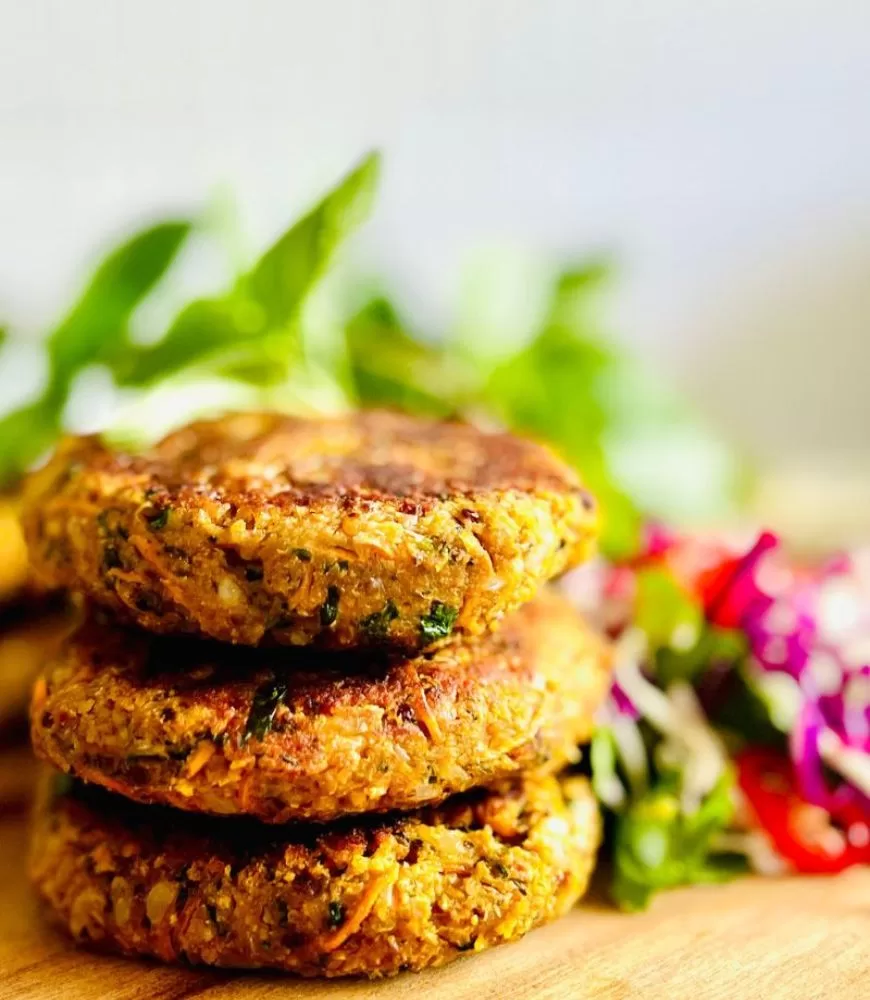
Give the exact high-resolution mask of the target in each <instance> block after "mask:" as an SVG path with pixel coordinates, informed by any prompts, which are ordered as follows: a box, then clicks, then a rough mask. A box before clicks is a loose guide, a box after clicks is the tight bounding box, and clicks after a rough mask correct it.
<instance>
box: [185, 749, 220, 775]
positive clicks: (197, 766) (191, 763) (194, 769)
mask: <svg viewBox="0 0 870 1000" xmlns="http://www.w3.org/2000/svg"><path fill="white" fill-rule="evenodd" d="M215 749H216V747H215V745H214V743H212V741H211V740H202V741H201V742H200V744H199V746H197V748H196V750H194V751H193V753H192V754H191V755H190V757H189V758H188V760H187V769H186V770H187V776H188V778H192V777H193V776H194V775H195V774H198V773H199V772H200V771H201V770H202V769H203V768H204V767H205V765H206V764H207V763H208V762H209V761H210V760H211V759H212V757H213V756H214V752H215Z"/></svg>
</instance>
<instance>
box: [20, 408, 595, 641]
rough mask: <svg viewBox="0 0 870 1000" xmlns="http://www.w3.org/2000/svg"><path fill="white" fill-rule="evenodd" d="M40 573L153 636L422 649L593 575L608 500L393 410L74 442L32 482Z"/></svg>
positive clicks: (509, 440) (554, 469) (506, 439)
mask: <svg viewBox="0 0 870 1000" xmlns="http://www.w3.org/2000/svg"><path fill="white" fill-rule="evenodd" d="M24 524H25V530H26V534H27V539H28V543H29V547H30V554H31V559H32V561H33V565H34V568H35V569H36V571H37V572H38V573H39V574H40V576H41V577H42V578H44V579H45V580H46V581H48V582H51V583H52V584H54V585H57V586H64V587H69V588H72V589H81V590H84V591H85V592H86V593H88V594H89V595H90V596H91V597H92V598H93V599H94V600H95V601H97V602H98V603H100V604H103V605H105V606H106V607H108V608H110V609H112V610H113V611H114V612H115V613H116V614H117V615H121V616H123V617H125V618H126V619H127V620H130V621H133V622H135V623H137V624H138V625H140V626H142V627H143V628H145V629H147V630H148V631H150V632H157V633H200V634H203V635H207V636H211V637H212V638H215V639H218V640H221V641H223V642H233V643H240V644H243V645H257V644H259V643H261V642H262V641H264V640H267V641H269V642H273V643H274V642H277V643H280V644H285V645H287V644H289V645H308V644H311V643H317V644H319V645H321V646H323V647H334V648H337V647H348V646H359V645H391V646H397V647H401V648H404V649H406V650H410V649H416V648H422V647H424V646H427V645H430V644H431V643H433V642H436V641H438V640H440V639H442V638H444V637H445V636H447V635H448V634H450V633H451V632H452V631H453V630H457V631H459V632H461V633H465V634H471V635H474V634H479V633H481V632H484V631H487V630H489V629H491V628H492V627H493V626H494V625H496V624H497V622H498V620H499V619H500V618H501V617H502V615H504V614H505V613H506V612H508V611H511V610H513V609H514V608H516V607H519V606H520V605H521V604H523V603H524V602H525V601H527V600H529V599H530V598H531V597H532V596H533V595H534V593H535V592H536V591H537V590H538V588H539V587H540V586H541V584H542V583H544V582H545V581H546V580H548V579H550V578H552V577H555V576H557V575H558V574H560V573H561V572H563V571H564V570H566V569H568V568H570V567H572V566H574V565H576V564H577V563H579V562H582V561H583V560H584V559H585V558H586V557H587V556H588V555H589V554H590V551H591V548H592V545H593V543H594V540H595V536H596V534H597V529H598V514H597V511H596V508H595V504H594V502H593V500H592V498H591V497H590V495H589V494H588V493H587V492H586V491H585V490H584V489H583V488H582V487H581V485H580V483H579V481H578V480H577V477H576V476H575V474H574V473H573V471H572V470H571V469H570V468H569V467H568V466H566V465H565V464H564V463H563V462H562V461H560V460H559V459H557V458H556V457H555V455H553V454H552V453H551V452H550V451H549V450H548V449H547V448H545V447H543V446H541V445H538V444H534V443H532V442H529V441H525V440H522V439H520V438H516V437H513V436H511V435H509V434H492V433H485V432H484V431H481V430H479V429H477V428H474V427H471V426H469V425H466V424H461V423H442V422H434V421H426V420H420V419H416V418H412V417H407V416H401V415H399V414H394V413H385V412H380V411H366V412H361V413H354V414H352V415H349V416H343V417H337V418H335V417H333V418H324V419H303V418H298V417H288V416H282V415H277V414H274V413H249V414H237V415H231V416H227V417H223V418H221V419H219V420H213V421H202V422H199V423H194V424H191V425H189V426H188V427H186V428H184V429H183V430H180V431H177V432H176V433H174V434H171V435H170V436H169V437H167V438H165V439H164V440H163V441H161V442H160V443H159V444H157V445H156V446H154V447H153V448H152V449H151V450H150V451H148V452H146V453H144V454H141V455H138V456H131V455H126V454H117V453H113V452H111V451H109V450H107V449H106V448H104V447H103V446H102V445H100V444H99V443H98V442H97V441H96V440H94V439H92V438H84V439H82V438H79V439H71V440H68V441H67V442H66V443H65V444H64V445H62V446H61V448H60V449H59V451H58V453H57V455H56V456H55V457H54V459H53V460H52V461H51V462H50V463H49V464H48V466H47V467H46V468H45V469H43V470H42V471H41V472H40V473H38V474H37V475H36V476H35V477H33V478H32V479H31V481H30V483H29V485H28V487H27V490H26V495H25V510H24Z"/></svg>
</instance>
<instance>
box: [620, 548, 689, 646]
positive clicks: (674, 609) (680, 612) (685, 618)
mask: <svg viewBox="0 0 870 1000" xmlns="http://www.w3.org/2000/svg"><path fill="white" fill-rule="evenodd" d="M703 622H704V609H703V608H702V606H701V602H700V601H699V600H698V599H697V598H695V597H694V596H693V595H691V594H690V593H689V592H688V591H687V590H685V589H684V588H683V587H681V586H680V585H679V583H677V581H676V580H675V579H674V575H673V574H672V573H670V572H668V571H667V570H665V569H658V568H656V567H649V568H645V569H641V570H639V571H638V573H637V598H636V604H635V615H634V624H635V625H636V626H637V627H638V628H639V629H640V630H641V631H642V632H645V633H646V635H647V637H648V640H649V644H650V647H651V648H652V649H659V648H662V647H664V648H668V647H672V646H674V645H677V646H680V645H685V646H694V645H695V643H696V642H697V641H698V639H699V638H700V635H701V628H702V625H703ZM684 637H685V638H684Z"/></svg>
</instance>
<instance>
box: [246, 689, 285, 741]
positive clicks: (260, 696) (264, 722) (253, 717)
mask: <svg viewBox="0 0 870 1000" xmlns="http://www.w3.org/2000/svg"><path fill="white" fill-rule="evenodd" d="M286 694H287V685H286V683H285V682H284V681H279V680H275V679H274V678H273V679H272V680H271V681H266V682H265V683H263V684H261V685H260V686H259V687H258V688H257V690H256V693H255V694H254V700H253V702H252V703H251V711H250V712H249V713H248V721H247V723H246V724H245V737H244V738H245V740H249V739H250V738H251V737H252V736H253V737H254V739H256V740H262V739H263V738H264V737H265V736H266V735H267V733H269V732H271V730H272V722H273V721H274V719H275V712H276V711H277V710H278V706H279V705H280V704H281V702H282V701H283V699H284V696H285V695H286Z"/></svg>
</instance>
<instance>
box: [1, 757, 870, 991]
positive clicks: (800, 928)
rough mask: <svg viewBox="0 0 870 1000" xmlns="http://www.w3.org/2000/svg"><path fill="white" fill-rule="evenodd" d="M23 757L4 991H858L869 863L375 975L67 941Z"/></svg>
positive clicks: (615, 916)
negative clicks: (160, 956) (39, 851)
mask: <svg viewBox="0 0 870 1000" xmlns="http://www.w3.org/2000/svg"><path fill="white" fill-rule="evenodd" d="M30 774H31V770H30V767H29V766H28V762H27V759H26V757H24V756H23V755H22V754H21V753H20V752H18V753H17V754H12V755H3V756H2V757H0V1000H13V998H28V1000H29V998H40V1000H53V998H57V1000H97V998H100V1000H188V998H193V997H196V998H197V1000H202V998H207V1000H261V998H266V997H276V998H277V997H281V998H282V1000H289V998H304V1000H351V998H353V1000H420V998H422V997H425V998H427V1000H429V998H431V1000H442V998H443V1000H485V998H497V1000H563V998H564V1000H587V998H588V1000H592V998H594V1000H632V998H636V997H637V998H640V997H643V998H644V1000H647V998H652V1000H657V998H663V1000H664V998H667V1000H680V998H684V997H685V998H691V1000H740V998H743V1000H821V998H826V1000H827V998H837V1000H840V998H841V1000H862V998H870V870H854V871H852V872H849V873H846V874H844V875H841V876H838V877H836V878H831V879H806V878H804V879H798V878H793V879H781V880H761V879H744V880H742V881H739V882H735V883H732V884H731V885H727V886H721V887H702V888H694V889H685V890H679V891H676V892H672V893H669V894H667V895H665V896H663V897H661V898H660V899H659V900H658V901H657V902H656V903H655V905H654V906H653V908H652V909H651V910H650V911H649V912H648V913H644V914H639V915H633V916H627V915H624V914H621V913H618V912H616V911H615V910H613V909H612V908H611V907H609V906H608V905H607V904H606V903H604V902H602V901H598V900H595V899H593V900H592V901H590V902H587V903H586V904H584V905H583V906H580V907H578V908H577V909H576V910H575V911H574V912H573V913H571V914H570V915H569V916H568V917H566V918H564V919H563V920H561V921H559V922H558V923H557V924H554V925H552V926H551V927H546V928H543V929H541V930H539V931H536V932H535V933H533V934H531V935H529V937H528V938H526V939H525V940H524V941H522V942H520V943H519V944H515V945H508V946H505V947H502V948H498V949H496V950H494V951H492V952H489V953H484V954H482V955H479V956H475V957H471V958H466V959H463V960H461V961H459V962H457V963H455V964H454V965H452V966H449V967H447V968H445V969H437V970H432V971H430V972H426V973H422V974H421V975H416V976H415V975H410V974H407V975H404V976H400V977H398V978H396V979H393V980H385V981H381V982H375V983H368V982H340V981H333V982H305V981H300V980H296V979H292V978H288V977H281V976H276V975H269V976H262V975H253V974H230V973H224V972H211V971H207V970H200V969H191V968H167V967H163V966H160V965H158V964H156V963H154V962H146V961H133V960H127V959H118V958H112V957H107V956H104V955H96V954H91V953H88V952H85V951H80V950H77V949H76V948H74V947H72V946H71V945H70V944H69V943H68V942H67V941H66V940H65V939H64V938H63V937H62V936H61V935H60V934H58V933H56V932H55V931H54V930H52V929H51V928H50V927H49V926H48V925H47V923H46V922H45V920H44V919H43V917H42V916H41V914H40V908H39V905H38V902H37V900H36V899H35V898H34V896H33V894H32V893H31V892H30V890H29V887H28V885H27V879H26V874H25V869H24V857H25V849H26V833H27V831H26V826H27V821H26V804H25V802H24V798H25V794H26V790H27V787H28V783H29V775H30Z"/></svg>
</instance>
